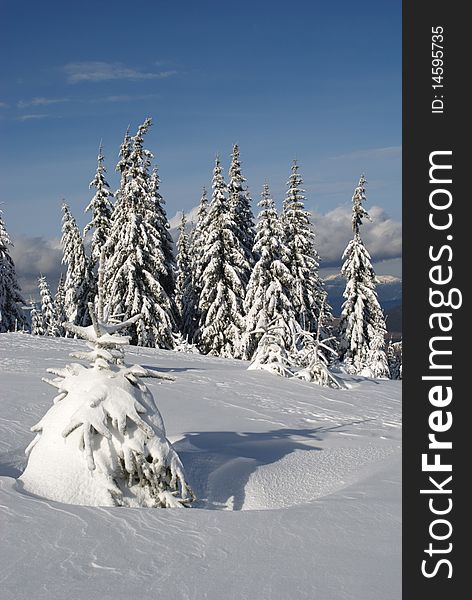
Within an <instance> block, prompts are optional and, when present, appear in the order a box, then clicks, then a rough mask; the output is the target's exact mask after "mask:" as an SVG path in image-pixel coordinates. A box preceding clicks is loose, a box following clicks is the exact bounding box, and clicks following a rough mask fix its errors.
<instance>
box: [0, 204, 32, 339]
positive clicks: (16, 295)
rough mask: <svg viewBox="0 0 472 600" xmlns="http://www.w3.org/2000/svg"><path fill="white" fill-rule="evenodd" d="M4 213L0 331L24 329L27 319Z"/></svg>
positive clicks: (0, 254)
mask: <svg viewBox="0 0 472 600" xmlns="http://www.w3.org/2000/svg"><path fill="white" fill-rule="evenodd" d="M2 214H3V213H2V211H1V210H0V333H5V332H6V331H16V330H19V329H23V327H24V326H25V325H26V319H25V315H24V313H23V310H22V308H21V306H22V305H24V303H25V301H24V300H23V298H22V296H21V290H20V286H19V284H18V280H17V277H16V272H15V265H14V263H13V259H12V257H11V256H10V247H11V246H13V244H12V242H11V240H10V236H9V235H8V232H7V229H6V227H5V223H4V221H3V216H2Z"/></svg>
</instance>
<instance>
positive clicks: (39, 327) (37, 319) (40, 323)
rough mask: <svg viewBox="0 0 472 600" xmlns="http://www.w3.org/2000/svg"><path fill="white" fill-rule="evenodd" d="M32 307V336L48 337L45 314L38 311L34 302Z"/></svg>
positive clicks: (31, 304)
mask: <svg viewBox="0 0 472 600" xmlns="http://www.w3.org/2000/svg"><path fill="white" fill-rule="evenodd" d="M30 306H31V335H46V328H45V327H44V319H43V313H42V312H41V310H40V309H38V307H37V305H36V303H35V302H33V300H31V301H30Z"/></svg>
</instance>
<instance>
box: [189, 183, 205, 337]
mask: <svg viewBox="0 0 472 600" xmlns="http://www.w3.org/2000/svg"><path fill="white" fill-rule="evenodd" d="M207 217H208V197H207V191H206V188H203V192H202V196H201V198H200V202H199V205H198V211H197V219H196V221H197V222H196V224H195V228H194V230H193V231H192V234H191V237H190V258H191V269H192V292H193V305H192V307H191V308H190V310H191V312H192V321H191V323H190V324H189V325H190V326H189V328H188V337H189V339H190V340H192V341H195V335H196V333H197V330H198V326H199V323H200V318H201V315H200V309H199V300H200V295H201V292H202V288H203V279H202V277H203V271H204V269H205V262H204V261H205V255H204V248H205V245H206V239H207Z"/></svg>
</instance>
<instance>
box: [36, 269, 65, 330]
mask: <svg viewBox="0 0 472 600" xmlns="http://www.w3.org/2000/svg"><path fill="white" fill-rule="evenodd" d="M38 287H39V295H40V296H41V314H42V316H43V323H44V329H45V333H44V335H49V336H52V337H59V336H60V335H61V332H60V327H59V323H58V318H57V313H56V308H55V306H54V300H53V299H52V295H51V290H50V289H49V285H48V282H47V280H46V277H44V276H41V277H40V278H39V279H38Z"/></svg>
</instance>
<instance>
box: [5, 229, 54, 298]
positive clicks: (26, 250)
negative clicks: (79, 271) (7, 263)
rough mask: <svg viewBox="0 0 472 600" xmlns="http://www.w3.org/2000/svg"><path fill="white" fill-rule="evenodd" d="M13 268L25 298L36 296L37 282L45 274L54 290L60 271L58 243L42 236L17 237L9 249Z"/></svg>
mask: <svg viewBox="0 0 472 600" xmlns="http://www.w3.org/2000/svg"><path fill="white" fill-rule="evenodd" d="M10 253H11V257H12V259H13V262H14V263H15V270H16V274H17V276H18V280H19V283H20V286H21V290H22V294H23V296H24V298H25V300H28V299H29V297H30V296H33V298H35V297H37V296H38V290H37V283H38V277H39V276H40V275H45V276H46V278H47V280H48V283H49V285H50V287H51V289H52V290H55V287H56V285H57V282H58V279H59V276H60V274H61V271H63V270H64V266H63V265H61V259H62V251H61V249H60V246H59V243H58V242H55V241H51V240H46V239H44V238H42V237H19V238H16V239H15V240H14V246H13V247H12V248H11V250H10Z"/></svg>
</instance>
